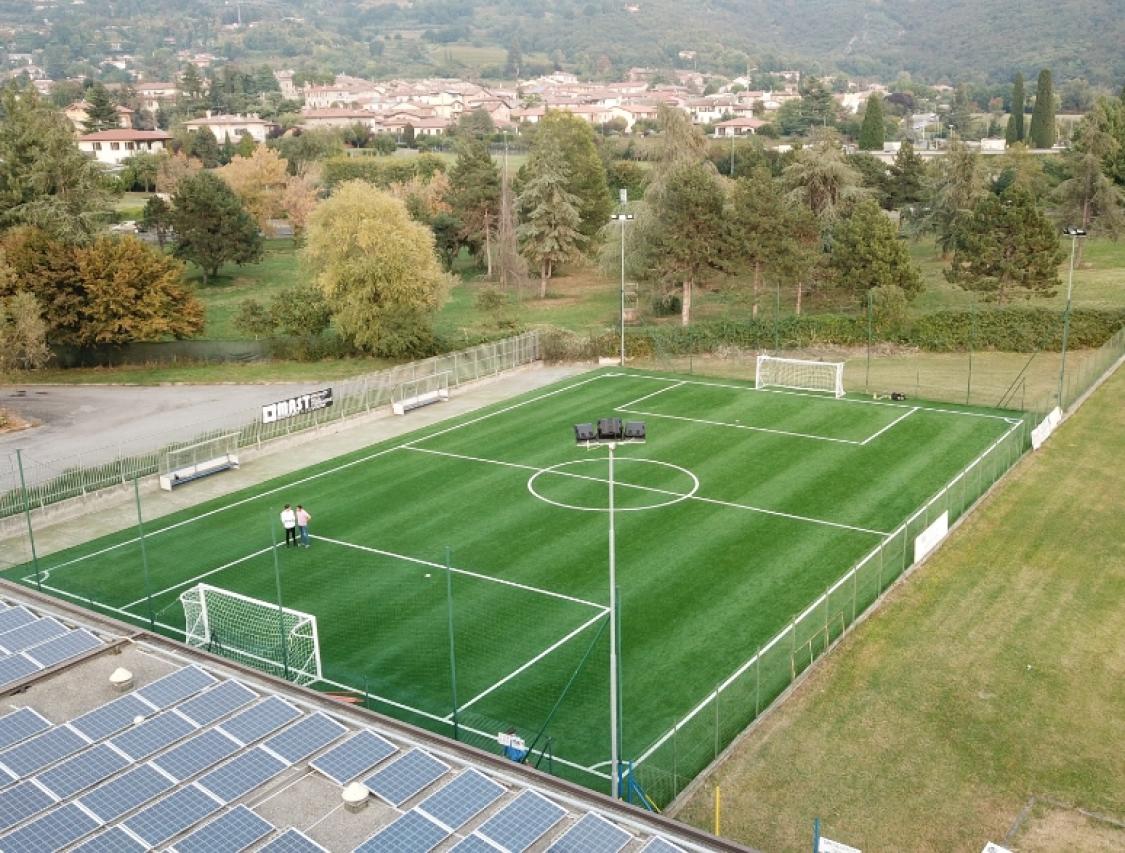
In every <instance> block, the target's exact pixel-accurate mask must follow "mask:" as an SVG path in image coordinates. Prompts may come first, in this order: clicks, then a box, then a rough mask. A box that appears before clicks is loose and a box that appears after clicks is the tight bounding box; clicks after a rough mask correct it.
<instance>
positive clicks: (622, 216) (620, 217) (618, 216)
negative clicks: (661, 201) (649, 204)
mask: <svg viewBox="0 0 1125 853" xmlns="http://www.w3.org/2000/svg"><path fill="white" fill-rule="evenodd" d="M621 198H622V203H624V200H625V198H626V196H625V190H622V191H621ZM612 218H613V219H614V220H616V221H617V222H618V223H620V225H621V355H620V360H621V366H622V367H624V366H625V223H626V222H628V221H629V220H630V219H632V218H633V214H632V213H615V214H613V217H612Z"/></svg>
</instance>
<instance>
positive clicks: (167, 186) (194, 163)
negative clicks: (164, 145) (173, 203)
mask: <svg viewBox="0 0 1125 853" xmlns="http://www.w3.org/2000/svg"><path fill="white" fill-rule="evenodd" d="M157 156H158V157H159V158H160V162H159V163H158V164H157V167H156V191H157V192H158V193H164V194H165V195H172V194H173V193H175V192H176V189H177V188H178V187H179V185H180V181H182V180H183V179H184V178H190V177H191V176H192V175H194V174H196V173H197V172H199V170H200V169H202V168H203V164H202V163H200V162H199V161H198V160H195V159H192V158H191V157H188V156H187V154H185V153H184V152H183V151H175V152H171V153H170V152H168V151H163V152H161V153H160V154H159V155H157Z"/></svg>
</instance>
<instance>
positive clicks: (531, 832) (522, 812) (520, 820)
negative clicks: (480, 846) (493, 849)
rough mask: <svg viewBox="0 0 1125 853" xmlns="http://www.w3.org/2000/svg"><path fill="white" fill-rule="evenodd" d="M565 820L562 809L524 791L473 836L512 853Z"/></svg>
mask: <svg viewBox="0 0 1125 853" xmlns="http://www.w3.org/2000/svg"><path fill="white" fill-rule="evenodd" d="M564 817H566V809H564V808H562V807H561V806H558V805H555V804H554V803H552V802H551V801H550V800H548V799H547V798H546V797H544V796H543V795H542V794H540V793H538V792H536V791H531V790H527V791H524V792H523V793H522V794H520V795H519V796H518V797H516V798H515V799H514V800H512V801H511V802H510V803H508V804H507V805H506V806H504V808H502V809H500V811H498V812H497V813H496V814H494V815H493V816H492V817H490V818H489V819H488V820H486V821H485V822H484V823H483V824H481V825H480V827H479V828H478V829H477V834H479V835H481V836H482V837H484V838H487V839H488V840H489V841H493V842H495V843H496V844H499V845H500V846H501V847H502V848H504V849H505V850H510V851H512V853H519V851H522V850H526V849H527V848H528V847H530V846H531V845H532V844H534V843H535V842H536V841H538V840H539V839H540V838H542V837H543V836H544V835H546V834H547V833H548V832H550V830H551V828H552V827H553V826H554V825H555V824H556V823H558V822H559V821H560V820H562V819H563V818H564Z"/></svg>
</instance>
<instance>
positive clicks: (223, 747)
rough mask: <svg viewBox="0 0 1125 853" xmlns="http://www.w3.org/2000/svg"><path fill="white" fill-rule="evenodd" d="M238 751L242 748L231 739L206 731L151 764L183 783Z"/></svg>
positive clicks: (209, 730) (158, 757)
mask: <svg viewBox="0 0 1125 853" xmlns="http://www.w3.org/2000/svg"><path fill="white" fill-rule="evenodd" d="M240 749H242V746H241V745H240V744H238V743H237V742H236V741H235V740H234V739H233V738H230V737H228V736H227V735H225V734H223V733H222V732H221V731H219V730H218V729H207V731H205V732H203V733H202V734H198V735H196V736H195V737H193V738H189V739H188V740H185V741H184V742H183V743H181V744H179V745H177V746H175V747H173V748H172V749H170V750H168V751H167V752H166V753H164V754H163V755H159V756H157V757H156V758H154V759H153V760H152V763H153V764H155V765H156V766H157V767H159V768H160V769H161V770H163V771H164V772H165V773H167V774H168V775H169V776H171V777H172V778H173V779H175V780H176V781H177V782H183V781H184V780H185V779H190V778H191V777H192V776H194V775H195V774H197V773H202V772H203V771H204V770H206V769H207V768H208V767H211V766H213V765H215V764H218V763H219V762H220V761H222V760H223V759H224V758H229V757H230V756H232V755H234V754H235V753H236V752H238V751H239V750H240Z"/></svg>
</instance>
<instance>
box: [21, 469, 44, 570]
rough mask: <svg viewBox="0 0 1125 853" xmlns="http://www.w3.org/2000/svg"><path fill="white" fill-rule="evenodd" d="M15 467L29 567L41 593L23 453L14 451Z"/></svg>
mask: <svg viewBox="0 0 1125 853" xmlns="http://www.w3.org/2000/svg"><path fill="white" fill-rule="evenodd" d="M16 465H17V466H18V467H19V469H20V492H21V493H22V494H23V515H24V518H25V519H26V520H27V539H28V541H29V542H30V543H31V565H32V566H34V567H35V588H36V589H37V590H39V591H40V592H42V591H43V575H42V573H41V572H40V571H39V555H38V554H36V553H35V529H34V528H33V527H32V524H31V501H30V499H29V498H28V496H27V481H26V480H25V479H24V476H23V451H22V450H19V449H17V450H16Z"/></svg>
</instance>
